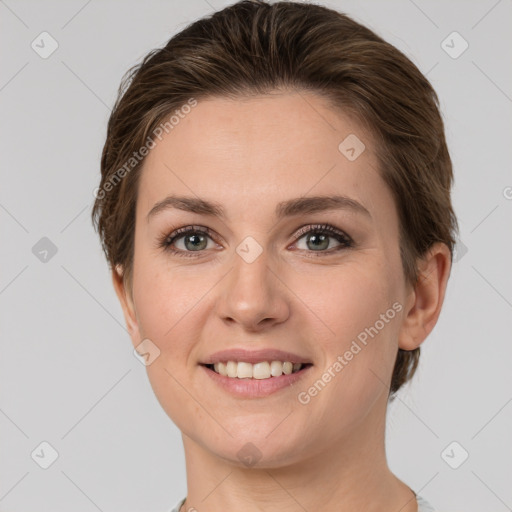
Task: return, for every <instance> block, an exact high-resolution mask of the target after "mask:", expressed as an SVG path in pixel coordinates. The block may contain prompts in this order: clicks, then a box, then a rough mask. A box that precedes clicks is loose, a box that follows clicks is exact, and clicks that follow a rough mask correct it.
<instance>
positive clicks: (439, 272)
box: [398, 242, 451, 350]
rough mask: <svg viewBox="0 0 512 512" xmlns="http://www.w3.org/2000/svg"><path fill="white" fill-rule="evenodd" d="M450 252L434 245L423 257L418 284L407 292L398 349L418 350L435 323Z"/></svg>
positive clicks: (447, 272) (443, 246)
mask: <svg viewBox="0 0 512 512" xmlns="http://www.w3.org/2000/svg"><path fill="white" fill-rule="evenodd" d="M450 260H451V255H450V249H449V248H448V246H447V245H446V244H444V243H441V242H438V243H435V244H434V245H433V246H432V247H431V248H430V249H429V251H428V252H427V254H426V255H425V257H424V258H422V260H421V262H420V265H419V270H420V275H419V278H418V281H417V283H416V284H415V286H414V288H413V290H411V293H410V300H409V303H408V307H407V308H406V311H405V318H404V320H403V323H402V328H401V331H400V334H399V340H398V346H399V347H400V348H401V349H403V350H414V349H415V348H417V347H419V346H420V345H421V344H422V343H423V341H425V339H426V338H427V336H428V335H429V334H430V332H431V331H432V329H433V328H434V326H435V325H436V323H437V320H438V318H439V315H440V313H441V308H442V306H443V302H444V297H445V292H446V286H447V283H448V277H449V274H450V268H451V261H450Z"/></svg>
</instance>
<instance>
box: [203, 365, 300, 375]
mask: <svg viewBox="0 0 512 512" xmlns="http://www.w3.org/2000/svg"><path fill="white" fill-rule="evenodd" d="M302 366H303V365H302V363H291V362H289V361H285V362H281V361H272V362H270V363H269V362H268V361H262V362H261V363H256V364H251V363H246V362H242V361H240V362H236V361H227V362H226V363H222V362H221V363H215V364H214V365H213V369H214V370H215V371H216V372H217V373H219V374H220V375H223V376H224V377H231V378H234V379H236V378H238V379H269V378H270V377H279V376H280V375H282V374H283V373H284V374H285V375H290V373H295V372H297V371H299V370H300V369H301V368H302Z"/></svg>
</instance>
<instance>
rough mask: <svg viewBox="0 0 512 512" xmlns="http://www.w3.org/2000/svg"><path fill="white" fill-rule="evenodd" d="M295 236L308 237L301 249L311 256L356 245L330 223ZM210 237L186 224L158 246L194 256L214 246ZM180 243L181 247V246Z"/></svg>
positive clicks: (207, 230)
mask: <svg viewBox="0 0 512 512" xmlns="http://www.w3.org/2000/svg"><path fill="white" fill-rule="evenodd" d="M294 237H295V238H299V240H298V241H300V239H301V238H305V239H306V248H305V249H304V248H299V250H301V251H305V252H308V253H317V254H312V255H311V256H313V257H316V256H322V255H329V254H332V253H333V252H337V251H340V250H342V249H346V248H350V247H353V246H354V243H353V241H352V239H351V238H350V237H349V236H348V235H346V234H345V233H343V231H340V230H339V229H337V228H335V227H333V226H331V225H329V224H314V225H308V226H304V227H303V228H301V229H300V230H299V231H298V232H297V233H295V235H294ZM208 239H210V240H211V241H212V242H215V235H214V234H213V232H212V231H211V230H210V229H208V228H205V227H202V226H186V227H183V228H180V229H176V230H175V231H173V232H172V233H171V234H169V235H165V236H163V237H162V238H161V239H160V240H159V241H158V247H161V248H163V249H164V250H165V251H167V252H170V253H172V254H176V255H177V256H184V257H194V256H195V254H194V253H200V252H202V251H204V250H206V249H211V248H212V247H211V246H210V247H208ZM333 239H334V240H336V241H337V242H338V244H339V245H338V246H337V247H334V248H333V247H331V240H333ZM297 243H298V242H296V244H297ZM180 244H181V247H179V245H180ZM214 245H215V244H214ZM326 249H329V250H326Z"/></svg>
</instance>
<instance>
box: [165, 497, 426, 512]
mask: <svg viewBox="0 0 512 512" xmlns="http://www.w3.org/2000/svg"><path fill="white" fill-rule="evenodd" d="M185 500H186V498H183V499H182V500H180V501H179V502H178V503H177V504H176V506H175V507H174V508H173V509H171V510H170V511H169V512H180V507H181V506H182V505H183V503H185ZM416 501H417V502H418V512H436V509H435V508H434V507H433V506H432V505H431V504H430V503H429V502H428V501H427V500H426V499H425V498H422V497H421V496H419V495H416ZM185 512H188V511H187V510H185ZM191 512H194V509H192V510H191Z"/></svg>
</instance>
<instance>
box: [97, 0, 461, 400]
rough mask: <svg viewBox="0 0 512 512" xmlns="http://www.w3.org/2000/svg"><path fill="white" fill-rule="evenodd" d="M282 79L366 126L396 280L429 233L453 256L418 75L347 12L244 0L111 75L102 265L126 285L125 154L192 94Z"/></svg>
mask: <svg viewBox="0 0 512 512" xmlns="http://www.w3.org/2000/svg"><path fill="white" fill-rule="evenodd" d="M282 88H285V89H292V90H302V91H312V92H315V93H318V94H319V95H322V96H323V97H325V98H326V99H328V100H329V101H331V102H332V103H333V104H334V105H337V106H339V107H341V108H342V109H344V111H345V112H347V113H352V114H353V115H355V116H356V118H357V119H358V120H359V121H360V122H361V123H362V124H363V125H364V126H365V127H368V128H369V130H370V132H371V133H372V134H373V135H374V138H375V141H376V146H377V147H376V148H375V151H376V154H377V157H378V160H379V166H380V169H379V170H380V173H381V176H382V177H383V179H384V180H385V182H386V184H387V185H388V187H389V189H390V190H391V192H392V194H393V197H394V200H395V203H396V206H397V211H398V215H399V222H400V226H399V227H400V254H401V260H402V266H403V270H404V275H405V278H406V281H407V282H408V283H410V284H412V285H414V284H415V283H416V282H417V279H418V277H419V275H418V267H417V261H418V258H419V257H421V256H422V255H424V254H425V253H426V251H427V250H428V249H429V248H430V247H431V246H432V244H433V243H435V242H438V241H439V242H443V243H445V244H446V245H447V246H448V247H449V249H450V251H451V255H452V260H453V251H454V245H455V233H456V232H458V224H457V219H456V216H455V213H454V211H453V209H452V205H451V198H450V190H451V186H452V181H453V175H452V164H451V159H450V156H449V153H448V148H447V144H446V140H445V134H444V126H443V120H442V118H441V114H440V111H439V101H438V97H437V95H436V93H435V91H434V89H433V87H432V86H431V84H430V83H429V81H428V80H427V79H426V77H425V76H424V75H423V74H422V73H421V72H420V71H419V70H418V68H417V67H416V66H415V65H414V64H413V63H412V62H411V61H410V60H409V59H408V58H407V57H406V56H405V55H404V54H403V53H401V52H400V51H399V50H398V49H397V48H395V47H394V46H392V45H391V44H389V43H387V42H386V41H384V40H383V39H382V38H381V37H379V36H378V35H376V34H375V33H374V32H372V31H371V30H369V29H368V28H366V27H364V26H363V25H361V24H359V23H357V22H355V21H354V20H352V19H351V18H349V17H348V16H346V15H345V14H342V13H340V12H337V11H335V10H332V9H329V8H326V7H322V6H319V5H313V4H305V3H299V2H277V3H274V4H267V3H266V2H264V1H261V0H244V1H240V2H238V3H236V4H233V5H231V6H229V7H226V8H225V9H223V10H221V11H218V12H216V13H214V14H213V15H211V16H208V17H205V18H202V19H200V20H198V21H196V22H194V23H192V24H191V25H189V26H188V27H186V28H185V29H184V30H182V31H181V32H179V33H178V34H176V35H175V36H174V37H172V38H171V39H170V40H169V41H168V43H167V44H166V45H165V47H163V48H160V49H154V50H152V51H151V52H150V53H149V54H148V55H146V57H145V58H144V59H143V60H142V62H140V63H139V64H137V65H136V66H134V67H132V68H131V69H130V70H128V71H127V73H126V74H125V75H124V77H123V79H122V81H121V85H120V87H119V92H118V97H117V100H116V103H115V105H114V108H113V110H112V114H111V116H110V119H109V122H108V128H107V138H106V142H105V146H104V148H103V153H102V158H101V183H100V188H99V189H98V190H99V191H100V193H98V194H97V195H96V200H95V203H94V207H93V210H92V219H93V224H94V225H95V228H96V229H97V231H98V232H99V234H100V237H101V240H102V247H103V250H104V252H105V255H106V257H107V260H108V261H109V263H110V266H111V267H112V268H114V267H117V266H118V265H119V266H121V268H122V269H123V279H125V283H128V289H129V290H130V291H131V277H132V271H133V268H132V267H133V252H134V233H135V206H136V200H137V188H138V187H137V183H138V177H139V175H140V170H141V168H142V164H143V162H144V159H142V160H140V161H138V160H137V161H135V160H134V162H133V164H132V166H133V169H129V168H128V169H127V168H126V162H127V161H129V160H130V159H131V158H132V155H133V154H134V152H136V151H137V150H138V149H139V148H141V146H143V145H144V144H145V143H146V141H152V140H153V139H154V131H155V129H156V128H157V126H158V125H160V124H161V123H162V120H163V119H164V118H165V117H166V116H169V114H170V113H172V112H174V111H176V110H177V109H179V108H180V107H181V106H182V105H185V104H187V102H188V101H190V99H191V98H195V99H196V100H197V99H199V100H200V99H202V98H206V97H215V96H217V97H232V98H238V97H241V96H243V95H250V94H266V93H269V92H271V91H273V90H277V89H282ZM121 166H123V168H124V171H125V172H123V173H120V172H119V171H120V170H121V169H122V167H121ZM114 178H118V179H117V183H114V181H115V180H114ZM109 184H110V186H108V185H109ZM106 192H108V193H106ZM419 353H420V349H419V347H418V348H416V349H415V350H411V351H405V350H402V349H399V350H398V353H397V358H396V362H395V367H394V370H393V376H392V380H391V387H390V392H389V393H390V396H391V397H392V396H393V395H394V393H396V391H397V390H398V389H399V388H400V387H401V386H402V385H403V384H404V383H405V382H407V381H408V380H409V379H410V378H411V377H412V375H413V374H414V372H415V370H416V368H417V365H418V360H419Z"/></svg>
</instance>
